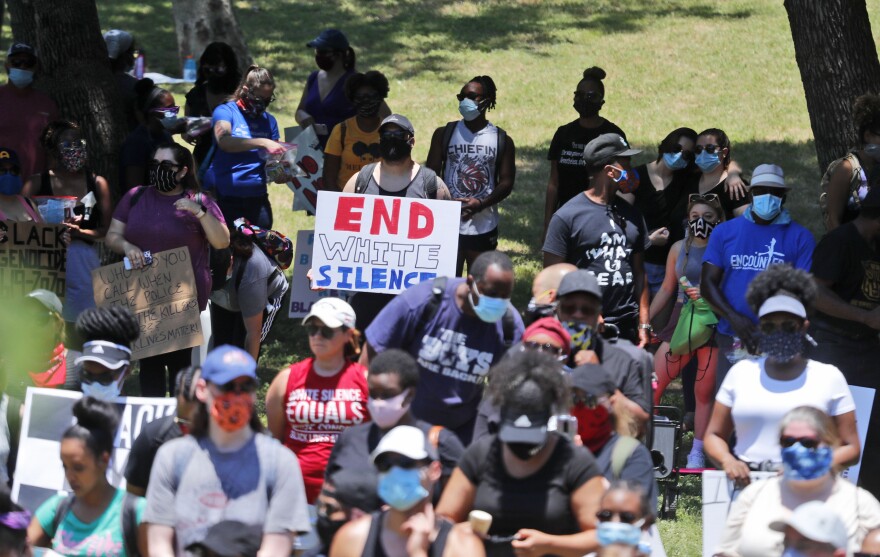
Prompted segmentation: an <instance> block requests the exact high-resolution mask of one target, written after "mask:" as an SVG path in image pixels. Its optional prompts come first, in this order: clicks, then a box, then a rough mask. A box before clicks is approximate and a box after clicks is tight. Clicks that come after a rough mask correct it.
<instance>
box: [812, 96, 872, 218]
mask: <svg viewBox="0 0 880 557" xmlns="http://www.w3.org/2000/svg"><path fill="white" fill-rule="evenodd" d="M852 114H853V124H854V127H855V131H856V133H857V135H858V139H859V142H858V147H857V148H855V149H852V150H850V151H849V153H847V154H846V156H844V157H841V158H839V159H837V160H835V161H832V162H831V163H830V164H829V165H828V169H827V170H826V172H825V175H824V176H823V177H822V189H823V193H822V195H821V196H820V197H819V207H820V208H821V209H822V216H823V217H824V220H825V230H827V231H829V232H830V231H832V230H834V229H835V228H837V227H838V226H840V225H841V224H843V223H845V222H849V221H851V220H853V219H854V218H855V217H856V215H857V214H858V213H859V210H860V207H861V202H862V201H863V200H864V199H865V196H866V195H867V194H868V191H869V190H870V189H871V188H872V186H873V185H874V184H876V179H877V173H878V168H880V166H878V165H877V163H878V162H880V95H871V94H867V95H862V96H860V97H859V98H857V99H856V100H855V102H854V103H853V109H852Z"/></svg>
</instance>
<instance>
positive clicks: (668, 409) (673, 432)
mask: <svg viewBox="0 0 880 557" xmlns="http://www.w3.org/2000/svg"><path fill="white" fill-rule="evenodd" d="M681 420H682V414H681V410H679V409H678V408H676V407H675V406H655V407H654V417H653V425H654V435H653V439H652V442H651V457H652V458H653V460H654V478H655V479H656V480H657V484H658V486H659V488H660V492H661V505H660V511H659V513H658V516H659V517H660V518H675V510H676V508H677V507H678V479H679V473H678V469H679V467H678V464H677V463H678V454H679V452H680V451H681V436H682V427H681Z"/></svg>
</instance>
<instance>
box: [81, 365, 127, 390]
mask: <svg viewBox="0 0 880 557" xmlns="http://www.w3.org/2000/svg"><path fill="white" fill-rule="evenodd" d="M126 367H128V366H123V367H122V368H120V369H116V370H110V371H106V372H104V373H89V372H87V371H86V372H84V373H83V374H82V377H81V378H80V381H82V383H83V384H85V385H91V384H92V383H99V384H101V385H109V384H110V383H113V382H114V381H116V379H117V378H118V377H119V376H120V374H121V373H122V372H124V371H125V368H126Z"/></svg>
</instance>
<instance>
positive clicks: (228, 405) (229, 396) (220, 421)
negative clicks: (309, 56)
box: [211, 392, 254, 432]
mask: <svg viewBox="0 0 880 557" xmlns="http://www.w3.org/2000/svg"><path fill="white" fill-rule="evenodd" d="M253 412H254V400H253V398H252V397H251V394H250V393H235V392H232V393H224V394H222V395H220V396H217V397H215V398H214V404H212V405H211V418H213V419H214V422H216V423H217V425H218V426H220V429H222V430H224V431H229V432H232V431H238V430H239V429H241V428H243V427H245V426H246V425H248V423H249V422H250V420H251V414H253Z"/></svg>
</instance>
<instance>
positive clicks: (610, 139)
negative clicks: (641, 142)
mask: <svg viewBox="0 0 880 557" xmlns="http://www.w3.org/2000/svg"><path fill="white" fill-rule="evenodd" d="M641 152H642V150H641V149H633V148H632V147H630V146H629V143H627V142H626V139H624V138H623V137H622V136H620V135H618V134H616V133H603V134H602V135H600V136H599V137H597V138H596V139H594V140H593V141H590V142H589V143H587V146H586V147H584V162H585V163H587V168H592V167H594V166H599V165H600V164H602V163H607V162H609V161H610V160H611V159H616V158H618V157H631V156H633V155H638V154H639V153H641Z"/></svg>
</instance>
